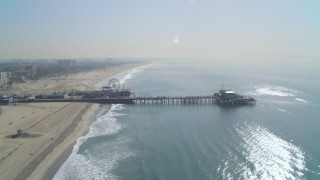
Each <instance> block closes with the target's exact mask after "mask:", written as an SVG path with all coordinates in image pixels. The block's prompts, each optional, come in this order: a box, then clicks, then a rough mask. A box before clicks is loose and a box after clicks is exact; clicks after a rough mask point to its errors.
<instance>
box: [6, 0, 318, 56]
mask: <svg viewBox="0 0 320 180" xmlns="http://www.w3.org/2000/svg"><path fill="white" fill-rule="evenodd" d="M319 7H320V1H316V0H310V1H301V0H290V1H289V0H284V1H278V0H269V1H252V0H243V1H222V0H221V1H218V0H214V1H213V0H177V1H171V0H162V1H149V0H135V1H115V0H113V1H102V0H97V1H83V0H81V1H76V0H72V1H62V0H59V1H39V0H31V1H16V0H12V1H2V2H1V3H0V24H1V30H0V32H1V33H0V59H14V58H31V59H32V58H36V59H38V58H105V57H115V58H120V57H134V58H148V57H159V58H181V57H182V58H183V57H188V58H189V57H191V58H201V57H205V58H231V59H235V58H252V57H253V58H256V57H267V58H268V57H272V58H283V57H289V58H292V57H293V58H294V57H299V58H301V57H302V58H310V57H311V58H317V57H320V51H319V47H320V36H319V32H320V21H319V17H320V11H319Z"/></svg>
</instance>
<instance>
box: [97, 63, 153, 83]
mask: <svg viewBox="0 0 320 180" xmlns="http://www.w3.org/2000/svg"><path fill="white" fill-rule="evenodd" d="M152 65H153V64H148V65H144V66H140V67H136V68H133V69H131V70H128V71H125V72H122V73H120V74H117V75H115V76H112V77H111V78H118V79H119V81H120V84H124V83H126V82H127V80H129V79H132V78H133V77H134V75H135V74H137V73H139V72H141V71H143V70H144V69H146V68H148V67H150V66H152ZM108 79H109V78H108ZM108 79H106V80H103V81H101V82H100V83H98V84H97V85H96V88H97V89H101V88H102V87H103V86H106V85H107V84H106V81H107V80H108Z"/></svg>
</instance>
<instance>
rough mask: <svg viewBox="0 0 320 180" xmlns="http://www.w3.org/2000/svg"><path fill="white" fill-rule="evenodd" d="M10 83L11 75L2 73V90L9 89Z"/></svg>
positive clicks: (0, 86) (0, 82)
mask: <svg viewBox="0 0 320 180" xmlns="http://www.w3.org/2000/svg"><path fill="white" fill-rule="evenodd" d="M8 83H9V75H8V72H7V71H4V72H0V89H7V88H8Z"/></svg>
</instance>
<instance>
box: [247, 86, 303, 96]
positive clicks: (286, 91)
mask: <svg viewBox="0 0 320 180" xmlns="http://www.w3.org/2000/svg"><path fill="white" fill-rule="evenodd" d="M298 93H299V91H297V90H294V89H290V88H286V87H282V86H269V85H263V86H256V87H254V88H253V90H252V91H250V92H249V93H248V94H249V95H254V96H262V95H268V96H282V97H286V96H290V97H294V96H296V95H297V94H298Z"/></svg>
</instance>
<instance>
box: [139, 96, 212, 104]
mask: <svg viewBox="0 0 320 180" xmlns="http://www.w3.org/2000/svg"><path fill="white" fill-rule="evenodd" d="M133 101H134V103H135V104H213V103H215V98H214V96H157V97H136V98H134V100H133Z"/></svg>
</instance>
